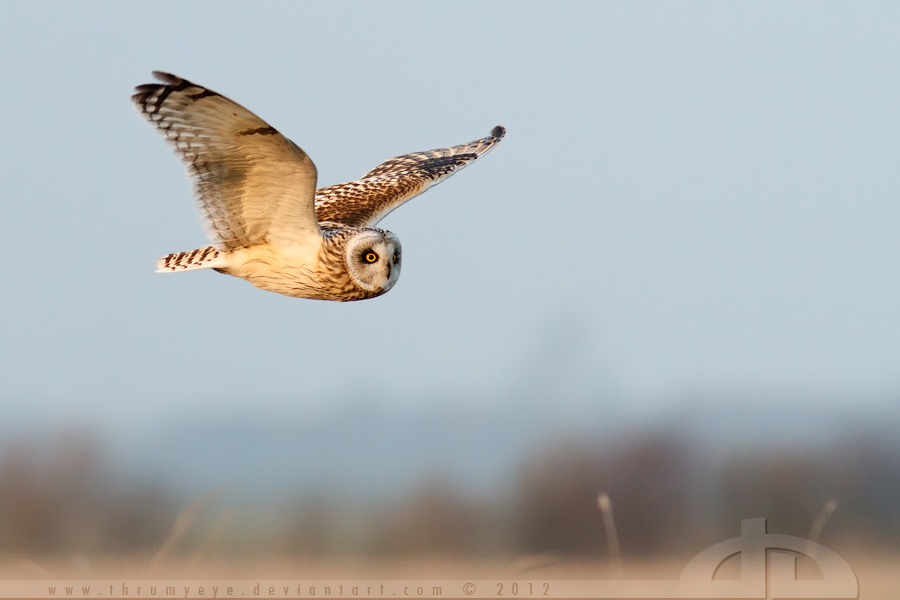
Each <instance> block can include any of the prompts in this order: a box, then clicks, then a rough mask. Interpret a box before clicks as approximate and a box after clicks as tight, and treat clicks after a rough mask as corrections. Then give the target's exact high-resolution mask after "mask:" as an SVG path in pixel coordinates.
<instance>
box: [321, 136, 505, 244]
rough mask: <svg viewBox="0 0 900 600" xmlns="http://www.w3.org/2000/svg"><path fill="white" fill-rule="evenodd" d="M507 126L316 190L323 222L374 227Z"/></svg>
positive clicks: (483, 150)
mask: <svg viewBox="0 0 900 600" xmlns="http://www.w3.org/2000/svg"><path fill="white" fill-rule="evenodd" d="M505 134H506V130H505V129H504V128H503V127H500V126H499V125H498V126H497V127H494V129H493V130H492V131H491V135H489V136H488V137H486V138H482V139H480V140H475V141H474V142H471V143H469V144H463V145H461V146H453V147H452V148H439V149H437V150H430V151H428V152H414V153H412V154H404V155H403V156H398V157H397V158H392V159H391V160H389V161H387V162H383V163H381V164H380V165H378V166H377V167H375V168H374V169H372V170H371V171H369V172H368V173H366V175H365V176H364V177H363V178H362V179H360V180H359V181H351V182H349V183H342V184H339V185H332V186H330V187H327V188H322V189H321V190H318V191H317V192H316V216H317V217H318V218H319V222H320V223H323V224H324V223H326V222H329V223H334V224H340V225H345V226H348V227H372V226H374V225H375V224H376V223H378V221H380V220H381V219H383V218H384V217H385V216H387V214H388V213H390V212H391V211H392V210H394V209H395V208H397V207H398V206H400V205H401V204H403V203H404V202H406V201H407V200H409V199H410V198H413V197H414V196H418V195H419V194H421V193H422V192H424V191H425V190H427V189H428V188H430V187H431V186H433V185H435V184H437V183H440V182H441V181H443V180H444V179H447V178H448V177H450V176H451V175H453V174H454V173H456V172H457V171H459V170H460V169H462V168H463V167H465V166H466V165H467V164H469V163H470V162H472V161H474V160H475V159H477V158H478V157H480V156H484V155H485V154H487V153H488V152H490V151H491V149H492V148H493V147H494V146H496V145H497V144H498V143H499V142H500V140H501V139H503V136H504V135H505Z"/></svg>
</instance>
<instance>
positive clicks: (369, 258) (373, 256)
mask: <svg viewBox="0 0 900 600" xmlns="http://www.w3.org/2000/svg"><path fill="white" fill-rule="evenodd" d="M376 260H378V255H377V254H375V253H374V252H366V262H367V263H373V262H375V261H376Z"/></svg>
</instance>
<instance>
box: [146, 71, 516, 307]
mask: <svg viewBox="0 0 900 600" xmlns="http://www.w3.org/2000/svg"><path fill="white" fill-rule="evenodd" d="M153 74H154V76H156V78H157V79H159V80H160V81H162V83H150V84H146V85H141V86H138V87H137V88H136V89H135V92H136V93H135V94H134V96H132V100H134V103H135V104H136V105H137V107H138V109H139V110H140V112H141V114H142V115H143V116H144V117H145V118H146V119H147V120H148V121H150V122H151V123H152V124H153V125H155V126H156V128H157V129H159V130H160V131H161V132H162V133H163V135H165V137H166V139H167V140H168V141H169V143H170V144H171V145H172V146H173V147H174V148H175V150H176V151H177V152H178V153H179V154H180V155H181V157H182V159H183V160H184V161H185V163H187V170H188V175H189V177H190V178H191V180H192V181H193V186H194V195H195V196H196V199H197V202H198V204H199V205H200V209H201V213H202V215H203V217H204V219H205V222H206V228H207V233H208V235H209V237H210V240H211V241H212V242H213V243H212V245H210V246H206V247H203V248H198V249H197V250H191V251H189V252H177V253H174V254H169V255H167V256H164V257H162V258H160V259H159V260H158V261H157V265H156V266H157V272H163V273H172V272H178V271H190V270H194V269H214V270H216V271H218V272H219V273H225V274H227V275H233V276H235V277H241V278H243V279H246V280H247V281H249V282H250V283H252V284H253V285H255V286H256V287H258V288H261V289H264V290H269V291H271V292H276V293H279V294H284V295H286V296H294V297H297V298H312V299H317V300H338V301H349V300H364V299H367V298H374V297H376V296H380V295H381V294H384V293H385V292H387V291H389V290H390V289H391V288H392V287H393V286H394V284H395V283H397V278H398V277H400V265H401V263H402V258H401V251H400V240H399V239H397V236H396V235H394V234H393V233H391V232H390V231H386V230H384V229H379V228H377V227H375V226H376V225H377V224H378V222H379V221H380V220H381V219H383V218H384V217H385V216H386V215H387V214H388V213H390V212H391V211H392V210H394V209H395V208H397V207H398V206H400V205H401V204H403V203H404V202H406V201H407V200H409V199H410V198H412V197H414V196H417V195H419V194H421V193H422V192H424V191H425V190H427V189H428V188H430V187H431V186H433V185H435V184H437V183H439V182H441V181H443V180H444V179H446V178H448V177H450V176H451V175H453V174H454V173H455V172H457V171H458V170H460V169H462V168H463V167H465V166H466V165H467V164H469V163H471V162H472V161H474V160H476V159H477V158H479V157H480V156H484V155H485V154H487V153H488V152H490V150H491V149H493V148H494V146H496V145H497V144H498V143H499V142H500V140H501V139H503V136H504V134H505V133H506V130H505V129H504V128H503V127H500V126H497V127H495V128H494V129H493V130H492V131H491V134H490V135H489V136H487V137H485V138H482V139H480V140H475V141H474V142H471V143H469V144H463V145H461V146H453V147H451V148H441V149H437V150H430V151H428V152H414V153H412V154H405V155H403V156H398V157H396V158H392V159H390V160H388V161H386V162H384V163H382V164H380V165H378V166H377V167H375V168H374V169H372V170H371V171H369V172H368V173H366V174H365V175H364V176H363V177H362V178H361V179H359V180H358V181H352V182H349V183H342V184H339V185H332V186H329V187H326V188H322V189H318V190H317V189H316V166H315V165H314V164H313V162H312V160H311V159H310V158H309V156H307V154H306V152H304V151H303V150H302V149H301V148H300V147H299V146H297V144H295V143H293V142H292V141H290V140H289V139H287V138H286V137H284V136H283V135H281V133H279V132H278V130H276V129H275V128H274V127H272V126H270V125H269V124H268V123H266V122H265V121H263V120H262V119H260V118H259V117H257V116H256V115H255V114H253V113H251V112H250V111H249V110H247V109H246V108H244V107H243V106H241V105H239V104H237V103H235V102H233V101H231V100H229V99H228V98H226V97H225V96H222V95H220V94H217V93H216V92H214V91H212V90H209V89H207V88H205V87H203V86H200V85H197V84H195V83H191V82H190V81H187V80H186V79H181V78H180V77H176V76H175V75H171V74H168V73H161V72H154V73H153Z"/></svg>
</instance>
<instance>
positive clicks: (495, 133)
mask: <svg viewBox="0 0 900 600" xmlns="http://www.w3.org/2000/svg"><path fill="white" fill-rule="evenodd" d="M504 135H506V128H505V127H504V126H503V125H497V126H496V127H494V128H493V129H491V137H495V138H498V139H499V138H502V137H503V136H504Z"/></svg>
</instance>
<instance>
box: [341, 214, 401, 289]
mask: <svg viewBox="0 0 900 600" xmlns="http://www.w3.org/2000/svg"><path fill="white" fill-rule="evenodd" d="M346 258H347V269H348V270H349V272H350V276H351V277H352V278H353V281H355V282H356V284H357V285H359V286H360V287H361V288H363V289H364V290H366V291H369V292H378V293H384V292H386V291H388V290H389V289H391V288H392V287H394V284H395V283H397V279H398V278H399V277H400V240H398V239H397V236H395V235H394V234H393V233H391V232H389V231H381V230H373V229H368V230H364V231H361V232H360V233H359V234H357V235H355V236H353V238H351V239H350V241H349V242H348V243H347V257H346Z"/></svg>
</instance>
